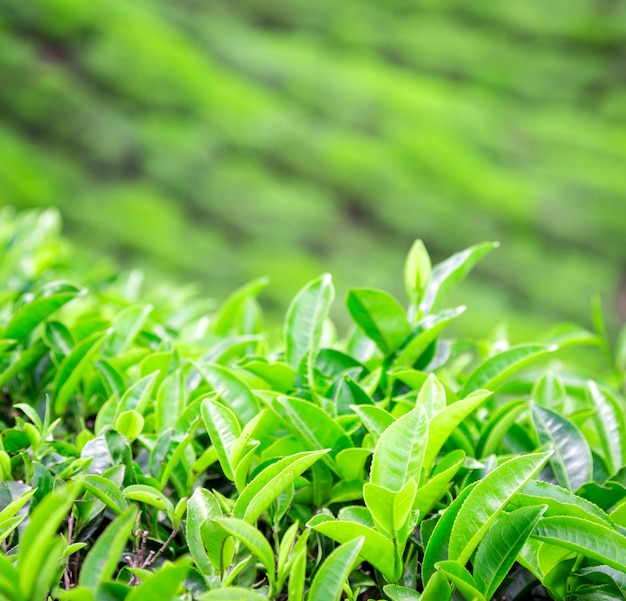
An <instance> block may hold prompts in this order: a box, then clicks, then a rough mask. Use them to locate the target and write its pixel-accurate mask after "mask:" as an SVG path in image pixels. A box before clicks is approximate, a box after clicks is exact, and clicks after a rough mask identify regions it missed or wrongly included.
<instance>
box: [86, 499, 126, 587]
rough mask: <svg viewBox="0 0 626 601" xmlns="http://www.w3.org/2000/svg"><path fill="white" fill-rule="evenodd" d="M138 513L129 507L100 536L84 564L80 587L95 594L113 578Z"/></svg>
mask: <svg viewBox="0 0 626 601" xmlns="http://www.w3.org/2000/svg"><path fill="white" fill-rule="evenodd" d="M137 513H138V509H137V507H129V508H128V509H126V511H124V513H122V514H120V515H119V516H118V517H117V518H116V519H115V520H113V521H112V522H111V523H110V524H109V525H108V526H107V528H106V529H105V531H104V532H103V533H102V534H100V536H98V538H97V539H96V542H95V543H94V545H93V547H92V548H91V549H90V551H89V553H87V556H86V557H85V560H84V562H83V564H82V567H81V570H80V578H79V580H78V584H79V585H81V586H85V587H86V588H88V589H89V590H90V591H92V592H93V593H94V594H95V593H96V592H97V590H98V587H99V586H100V585H101V584H102V583H103V582H106V581H108V580H110V579H111V578H112V577H113V574H114V572H115V569H116V568H117V566H118V564H119V562H120V558H121V556H122V553H123V552H124V548H125V546H126V543H127V541H128V538H129V537H130V535H131V533H132V531H133V527H134V525H135V520H136V518H137Z"/></svg>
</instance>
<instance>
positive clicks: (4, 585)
mask: <svg viewBox="0 0 626 601" xmlns="http://www.w3.org/2000/svg"><path fill="white" fill-rule="evenodd" d="M0 595H4V596H5V598H6V599H11V601H23V600H24V597H23V596H22V592H21V591H20V582H19V573H18V571H17V568H16V567H15V566H14V565H13V564H12V563H11V562H10V561H9V560H8V559H7V558H6V556H5V555H4V553H0Z"/></svg>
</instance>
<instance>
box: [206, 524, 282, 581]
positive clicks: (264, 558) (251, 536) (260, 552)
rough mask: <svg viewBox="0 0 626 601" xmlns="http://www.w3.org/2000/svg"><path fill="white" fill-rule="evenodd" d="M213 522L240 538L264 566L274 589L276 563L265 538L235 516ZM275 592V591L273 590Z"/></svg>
mask: <svg viewBox="0 0 626 601" xmlns="http://www.w3.org/2000/svg"><path fill="white" fill-rule="evenodd" d="M215 522H216V523H217V524H218V525H219V526H221V527H222V529H223V530H225V531H226V532H227V533H228V534H230V535H231V536H233V537H235V538H236V539H238V540H240V541H241V542H242V543H243V544H244V545H245V546H246V547H247V548H248V551H250V553H252V554H253V555H254V556H255V557H257V558H258V560H259V561H260V562H261V563H262V564H263V566H264V567H265V571H266V574H267V579H268V581H269V584H270V590H271V591H275V585H276V563H275V561H274V551H273V549H272V547H271V545H270V544H269V543H268V542H267V539H266V538H265V536H264V535H263V534H261V533H260V532H259V531H258V530H257V529H256V528H255V527H254V526H251V525H250V524H248V523H247V522H244V521H243V520H239V519H237V518H218V519H216V520H215ZM275 592H276V591H275Z"/></svg>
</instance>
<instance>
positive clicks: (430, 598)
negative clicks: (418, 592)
mask: <svg viewBox="0 0 626 601" xmlns="http://www.w3.org/2000/svg"><path fill="white" fill-rule="evenodd" d="M450 597H452V587H451V586H450V584H448V579H447V578H446V576H445V574H443V573H441V572H436V573H435V574H433V576H432V578H430V580H429V581H428V584H427V585H426V586H425V587H424V591H423V592H422V596H421V597H420V601H449V599H450Z"/></svg>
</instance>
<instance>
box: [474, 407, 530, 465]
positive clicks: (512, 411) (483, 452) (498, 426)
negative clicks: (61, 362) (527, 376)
mask: <svg viewBox="0 0 626 601" xmlns="http://www.w3.org/2000/svg"><path fill="white" fill-rule="evenodd" d="M527 409H528V401H527V400H526V399H514V400H512V401H509V402H508V403H505V404H504V405H502V406H501V407H498V408H497V409H496V410H495V411H493V412H492V413H491V415H490V416H489V420H488V421H487V423H486V424H485V426H484V427H483V429H482V432H481V434H480V439H479V440H478V444H477V445H476V457H478V458H481V457H489V455H493V454H495V453H496V451H497V450H498V447H499V446H500V443H501V442H502V439H503V438H504V437H505V436H506V434H507V433H508V432H509V430H510V429H511V426H513V424H515V423H517V421H518V418H519V416H520V415H521V414H522V413H523V412H524V411H526V410H527Z"/></svg>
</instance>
